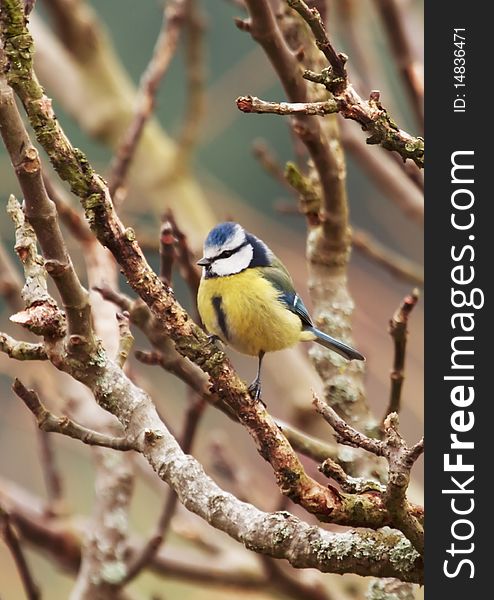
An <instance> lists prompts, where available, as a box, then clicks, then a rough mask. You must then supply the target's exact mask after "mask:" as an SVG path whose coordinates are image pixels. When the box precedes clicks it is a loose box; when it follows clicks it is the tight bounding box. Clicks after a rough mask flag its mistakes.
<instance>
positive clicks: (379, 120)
mask: <svg viewBox="0 0 494 600" xmlns="http://www.w3.org/2000/svg"><path fill="white" fill-rule="evenodd" d="M286 2H287V4H288V6H290V7H292V8H293V9H294V10H296V11H297V12H298V13H299V14H300V16H301V17H302V18H303V19H304V20H305V21H306V22H307V24H308V25H309V27H310V28H311V30H312V32H313V34H314V39H315V42H316V45H317V47H318V48H319V49H320V50H321V51H322V52H323V54H324V55H325V57H326V58H327V60H328V62H329V67H328V68H325V69H323V70H322V72H321V73H315V72H313V71H310V70H306V71H305V72H304V75H303V76H304V78H306V79H308V80H309V81H312V82H314V83H319V84H321V85H324V86H325V87H326V89H327V90H328V91H329V92H330V94H331V97H330V99H329V100H328V101H326V102H324V103H322V105H321V103H320V102H316V103H314V104H315V107H314V111H315V114H327V112H328V111H329V112H339V113H340V114H341V115H342V116H343V117H344V118H345V119H351V120H354V121H357V122H358V123H359V124H360V125H361V127H362V129H363V130H364V131H367V132H368V133H370V137H369V138H368V139H367V143H368V144H380V145H381V146H382V147H383V148H385V149H386V150H390V151H395V152H397V153H398V154H399V155H400V156H401V157H402V159H403V160H406V159H411V160H413V161H414V162H415V163H416V164H417V166H419V167H423V165H424V140H423V139H422V138H420V137H413V136H411V135H410V134H408V133H407V132H405V131H403V130H401V129H399V127H397V125H396V124H395V122H394V121H393V120H392V119H391V117H390V116H389V114H388V112H387V111H386V109H385V108H384V107H383V106H382V104H381V101H380V94H379V92H378V91H377V90H374V91H372V92H371V93H370V97H369V100H363V99H362V98H361V97H360V96H359V95H358V93H357V92H356V91H355V89H354V87H353V86H352V85H351V83H350V82H349V81H348V77H347V74H346V69H345V63H346V60H347V57H346V56H345V55H344V54H339V53H337V52H336V50H335V49H334V47H333V45H332V43H331V41H330V40H329V38H328V35H327V33H326V31H325V29H324V25H323V23H322V20H321V18H320V15H319V13H318V11H317V10H316V9H315V8H312V9H310V8H309V7H308V6H307V4H306V3H305V2H304V1H303V0H286ZM246 4H247V6H248V7H249V12H250V14H251V18H252V25H251V33H252V35H254V37H256V35H257V38H256V39H258V41H259V42H260V43H261V44H263V46H264V47H265V49H266V51H267V52H268V54H270V56H271V59H272V62H273V64H274V65H275V67H277V70H278V74H279V76H280V79H281V81H282V82H285V83H284V85H285V88H287V85H286V78H285V77H286V74H285V73H284V69H280V67H282V65H286V63H287V60H286V57H283V58H282V56H281V54H282V53H281V52H280V49H279V48H278V49H276V52H274V51H273V50H268V49H269V47H270V46H272V45H273V43H274V39H270V40H269V43H268V42H266V41H264V40H263V37H262V36H261V34H260V32H259V29H260V26H259V22H258V21H259V20H260V19H263V20H264V21H265V24H264V28H268V29H270V30H271V33H272V32H273V30H274V27H273V25H272V24H271V22H270V20H271V18H272V17H270V16H269V13H270V12H271V9H270V8H269V6H268V5H267V3H266V2H257V1H254V0H246ZM254 23H256V29H257V34H255V33H254V32H255V31H256V29H254V28H253V24H254ZM275 54H276V62H275V61H274V60H273V56H274V55H275ZM280 59H282V60H280ZM296 72H297V69H296V68H295V67H294V68H292V69H291V78H292V79H293V78H294V73H296ZM287 91H288V90H287ZM290 100H291V101H292V102H295V103H296V104H295V106H293V105H292V107H290V106H285V104H286V103H283V104H282V105H281V104H280V103H273V104H274V105H275V106H271V107H267V106H263V105H262V103H261V104H259V103H256V102H254V103H252V102H251V101H250V99H249V97H245V100H243V101H241V102H240V105H239V103H238V102H237V105H239V108H240V109H241V110H244V109H246V110H247V112H252V111H253V110H252V108H253V106H255V107H257V108H259V109H260V110H261V112H275V113H278V114H294V115H301V114H302V115H304V114H308V113H307V111H310V110H311V108H310V107H309V106H308V104H310V103H307V102H306V97H305V94H303V93H302V94H300V95H298V97H294V96H293V95H290ZM265 109H266V110H265ZM268 109H269V110H268ZM319 111H321V112H319ZM256 112H257V110H256ZM310 114H314V113H310Z"/></svg>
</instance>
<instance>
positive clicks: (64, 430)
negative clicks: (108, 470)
mask: <svg viewBox="0 0 494 600" xmlns="http://www.w3.org/2000/svg"><path fill="white" fill-rule="evenodd" d="M12 389H13V390H14V392H15V393H16V394H17V395H18V396H19V398H20V399H21V400H22V401H23V402H24V404H25V405H26V406H27V408H28V409H29V410H30V411H31V412H32V413H33V415H34V416H35V418H36V421H37V423H38V427H39V428H40V429H41V430H43V431H47V432H53V433H61V434H63V435H67V436H68V437H71V438H74V439H76V440H80V441H81V442H83V443H84V444H88V445H89V446H103V447H104V448H112V449H113V450H123V451H127V450H134V449H135V447H136V444H135V442H132V441H131V440H129V439H127V438H126V437H122V438H119V437H112V436H109V435H105V434H103V433H98V432H97V431H92V430H91V429H87V428H86V427H82V425H79V424H78V423H75V422H74V421H72V420H71V419H68V418H67V417H56V416H55V415H54V414H52V413H51V412H50V411H49V410H47V408H46V407H45V406H43V404H42V403H41V401H40V399H39V397H38V395H37V394H36V392H35V391H34V390H28V389H27V388H26V387H25V386H24V385H23V384H22V383H21V381H19V379H16V380H15V381H14V383H13V385H12Z"/></svg>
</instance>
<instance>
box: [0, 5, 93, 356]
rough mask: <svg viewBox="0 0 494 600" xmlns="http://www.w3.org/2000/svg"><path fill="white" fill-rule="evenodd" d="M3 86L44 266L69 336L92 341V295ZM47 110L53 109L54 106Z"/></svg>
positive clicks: (7, 132)
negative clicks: (60, 304) (82, 280)
mask: <svg viewBox="0 0 494 600" xmlns="http://www.w3.org/2000/svg"><path fill="white" fill-rule="evenodd" d="M4 11H5V7H4ZM21 37H22V36H21ZM20 43H22V42H20ZM37 85H39V84H37ZM0 86H1V87H0V120H1V121H2V122H5V121H8V122H9V127H2V129H1V135H2V138H3V141H4V143H5V147H6V148H7V151H8V153H9V155H10V159H11V161H12V165H13V166H14V169H15V173H16V175H17V178H18V180H19V184H20V186H21V189H22V192H23V194H24V200H25V207H26V217H27V219H28V220H29V223H30V224H31V225H32V227H33V229H34V231H35V232H36V237H37V238H38V240H39V243H40V246H41V248H42V251H43V255H44V258H45V265H44V266H45V268H46V270H47V271H48V273H49V274H50V276H51V277H52V278H53V281H54V282H55V285H56V286H57V289H58V291H59V292H60V296H61V298H62V302H63V307H64V310H65V313H66V315H67V321H68V329H69V331H68V333H69V335H71V336H78V337H79V338H81V339H84V340H85V341H86V342H87V343H89V344H93V343H94V337H93V331H92V326H91V306H90V304H89V294H88V292H87V290H85V289H84V287H83V286H82V285H81V283H80V281H79V278H78V277H77V274H76V272H75V270H74V267H73V265H72V263H71V261H70V258H69V255H68V253H67V249H66V247H65V242H64V240H63V237H62V233H61V231H60V228H59V226H58V222H57V219H56V208H55V205H54V204H53V202H52V201H51V200H50V199H49V197H48V194H47V193H46V189H45V186H44V183H43V179H42V177H41V163H40V160H39V156H38V151H37V150H36V148H35V147H34V146H33V145H32V143H31V140H30V139H29V136H28V135H27V132H26V129H25V127H24V124H23V123H22V120H21V118H20V115H19V113H18V111H17V108H16V106H15V102H14V97H13V94H12V91H11V90H10V89H9V88H8V87H7V86H6V85H5V82H4V81H3V77H1V81H0ZM34 102H35V101H34ZM46 109H48V111H51V105H50V106H49V107H48V106H47V107H46ZM19 218H20V217H19Z"/></svg>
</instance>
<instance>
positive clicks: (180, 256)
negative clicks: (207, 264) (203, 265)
mask: <svg viewBox="0 0 494 600" xmlns="http://www.w3.org/2000/svg"><path fill="white" fill-rule="evenodd" d="M165 216H166V219H167V220H168V221H170V223H171V224H172V227H173V233H174V235H175V238H176V240H177V244H176V253H177V261H178V267H179V270H180V275H181V276H182V277H183V279H184V281H185V282H186V283H187V286H188V288H189V291H190V295H191V298H192V301H193V302H194V304H197V290H198V289H199V283H200V282H201V271H200V269H199V268H198V267H197V264H196V260H197V259H196V258H195V256H194V252H193V251H192V250H191V248H190V246H189V241H188V239H187V236H186V234H185V233H184V232H183V230H182V229H181V228H180V227H179V225H178V223H177V221H176V219H175V216H174V214H173V212H172V211H171V210H169V211H167V212H166V215H165ZM196 308H197V307H196Z"/></svg>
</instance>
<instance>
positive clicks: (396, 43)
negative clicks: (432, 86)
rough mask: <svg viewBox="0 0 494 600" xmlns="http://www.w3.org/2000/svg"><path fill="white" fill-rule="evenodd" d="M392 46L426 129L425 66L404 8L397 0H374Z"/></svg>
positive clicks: (415, 110)
mask: <svg viewBox="0 0 494 600" xmlns="http://www.w3.org/2000/svg"><path fill="white" fill-rule="evenodd" d="M374 3H375V4H376V6H377V8H378V10H379V14H380V15H381V19H382V21H383V23H384V28H385V30H386V34H387V36H388V40H389V42H390V45H391V48H392V53H391V54H392V56H393V58H394V59H395V61H396V65H397V67H398V70H399V72H400V74H401V77H402V79H403V81H404V83H405V87H406V90H407V92H408V95H409V97H410V100H411V104H412V107H413V110H414V112H415V115H416V117H417V119H418V122H419V125H420V127H421V129H422V130H423V129H424V75H423V67H422V65H420V64H419V61H418V60H416V58H415V57H414V55H413V51H412V45H411V43H410V38H409V36H408V32H407V30H406V25H405V22H404V19H403V12H402V8H401V7H400V3H399V2H397V1H396V0H374Z"/></svg>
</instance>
